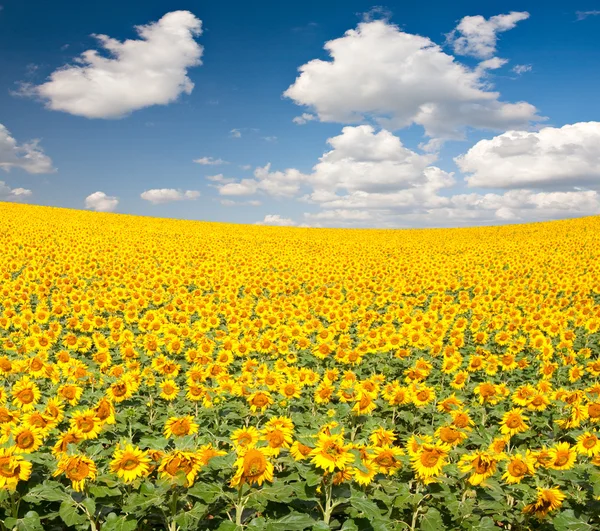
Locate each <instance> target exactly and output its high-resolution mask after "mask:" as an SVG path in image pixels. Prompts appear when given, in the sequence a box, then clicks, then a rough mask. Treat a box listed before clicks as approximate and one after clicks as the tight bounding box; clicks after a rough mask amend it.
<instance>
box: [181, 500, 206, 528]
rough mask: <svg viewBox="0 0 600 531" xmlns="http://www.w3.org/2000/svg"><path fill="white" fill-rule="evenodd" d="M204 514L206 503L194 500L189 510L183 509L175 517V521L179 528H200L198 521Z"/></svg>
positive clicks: (200, 520)
mask: <svg viewBox="0 0 600 531" xmlns="http://www.w3.org/2000/svg"><path fill="white" fill-rule="evenodd" d="M205 515H206V505H204V504H202V503H200V502H196V503H195V504H194V506H193V507H192V509H191V510H189V511H183V512H181V513H179V514H178V515H177V517H176V518H175V523H176V524H177V525H178V526H179V527H180V528H181V529H184V530H185V529H200V527H201V526H200V525H199V524H200V522H202V520H204V516H205Z"/></svg>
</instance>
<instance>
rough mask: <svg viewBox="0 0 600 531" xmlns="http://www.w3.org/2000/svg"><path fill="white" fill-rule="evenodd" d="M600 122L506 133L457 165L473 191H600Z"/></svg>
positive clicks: (481, 144) (481, 143) (471, 151)
mask: <svg viewBox="0 0 600 531" xmlns="http://www.w3.org/2000/svg"><path fill="white" fill-rule="evenodd" d="M598 146H600V122H582V123H575V124H571V125H565V126H563V127H560V128H556V127H544V128H543V129H541V130H540V131H537V132H527V131H507V132H506V133H503V134H501V135H498V136H495V137H494V138H492V139H490V140H481V141H479V142H477V144H475V145H474V146H473V147H472V148H471V149H469V151H467V153H465V154H464V155H462V156H460V157H458V158H456V159H455V161H456V163H457V165H458V167H459V168H460V169H461V171H463V172H464V173H466V174H468V175H467V178H466V180H467V182H468V184H469V186H474V187H481V188H518V187H532V188H544V189H548V188H551V187H554V188H556V187H559V188H560V187H571V188H572V187H574V186H584V187H595V188H600V149H598Z"/></svg>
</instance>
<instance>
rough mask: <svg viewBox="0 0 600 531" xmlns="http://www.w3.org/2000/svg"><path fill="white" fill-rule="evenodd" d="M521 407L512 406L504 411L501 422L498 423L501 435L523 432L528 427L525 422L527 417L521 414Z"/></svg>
mask: <svg viewBox="0 0 600 531" xmlns="http://www.w3.org/2000/svg"><path fill="white" fill-rule="evenodd" d="M522 412H523V410H522V409H521V408H514V409H511V410H510V411H507V412H506V413H504V416H503V417H502V422H501V424H500V432H501V433H502V434H503V435H510V436H511V437H512V436H513V435H516V434H517V433H521V432H524V431H526V430H528V429H529V426H528V425H527V424H525V421H526V420H529V419H528V417H526V416H524V415H523V414H522Z"/></svg>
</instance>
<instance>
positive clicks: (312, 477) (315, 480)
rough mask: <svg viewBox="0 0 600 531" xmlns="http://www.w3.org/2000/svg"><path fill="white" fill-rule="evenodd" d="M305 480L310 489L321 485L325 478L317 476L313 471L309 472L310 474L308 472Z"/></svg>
mask: <svg viewBox="0 0 600 531" xmlns="http://www.w3.org/2000/svg"><path fill="white" fill-rule="evenodd" d="M304 479H305V480H306V484H307V485H308V486H309V487H314V486H315V485H318V484H319V483H321V480H322V479H323V476H322V475H320V474H317V473H316V472H314V471H313V470H309V471H308V472H306V475H305V476H304Z"/></svg>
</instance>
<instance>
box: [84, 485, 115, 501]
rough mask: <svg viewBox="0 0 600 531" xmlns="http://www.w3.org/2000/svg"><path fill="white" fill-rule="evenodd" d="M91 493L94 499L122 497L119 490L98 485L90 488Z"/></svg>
mask: <svg viewBox="0 0 600 531" xmlns="http://www.w3.org/2000/svg"><path fill="white" fill-rule="evenodd" d="M89 493H90V494H91V495H92V496H93V497H94V498H108V497H110V496H120V495H121V491H120V490H119V489H117V488H113V489H111V488H109V487H100V486H97V485H91V486H90V488H89Z"/></svg>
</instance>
